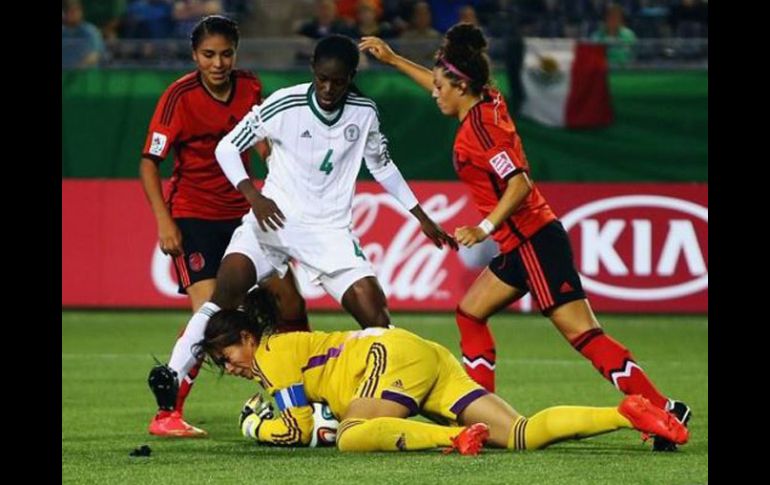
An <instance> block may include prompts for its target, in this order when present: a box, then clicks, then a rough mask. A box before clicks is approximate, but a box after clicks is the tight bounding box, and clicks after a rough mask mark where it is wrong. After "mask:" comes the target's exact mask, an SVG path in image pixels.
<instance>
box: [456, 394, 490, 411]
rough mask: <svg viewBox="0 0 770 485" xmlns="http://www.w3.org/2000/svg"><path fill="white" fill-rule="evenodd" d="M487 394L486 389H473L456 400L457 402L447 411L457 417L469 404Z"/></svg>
mask: <svg viewBox="0 0 770 485" xmlns="http://www.w3.org/2000/svg"><path fill="white" fill-rule="evenodd" d="M487 394H489V391H487V390H486V389H475V390H473V391H471V392H469V393H468V394H466V395H464V396H463V397H461V398H460V399H458V400H457V402H455V403H454V404H452V407H451V408H449V410H450V411H452V412H453V413H454V414H455V415H458V414H460V413H461V412H463V411H464V410H465V408H467V407H468V405H469V404H470V403H472V402H473V401H475V400H476V399H478V398H480V397H481V396H486V395H487Z"/></svg>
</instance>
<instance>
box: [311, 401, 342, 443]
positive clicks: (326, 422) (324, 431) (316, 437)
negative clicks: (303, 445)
mask: <svg viewBox="0 0 770 485" xmlns="http://www.w3.org/2000/svg"><path fill="white" fill-rule="evenodd" d="M311 405H312V406H313V435H312V436H311V438H310V447H311V448H316V447H319V446H334V445H335V444H336V440H337V428H338V427H339V426H340V422H339V421H337V418H335V417H334V415H333V414H332V410H331V409H329V406H328V405H326V403H320V402H314V403H311Z"/></svg>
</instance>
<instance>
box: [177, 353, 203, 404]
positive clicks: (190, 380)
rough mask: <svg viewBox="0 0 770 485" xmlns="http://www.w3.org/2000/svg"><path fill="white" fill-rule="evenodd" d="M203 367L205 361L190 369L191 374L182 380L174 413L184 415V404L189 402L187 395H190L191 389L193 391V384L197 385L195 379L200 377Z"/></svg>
mask: <svg viewBox="0 0 770 485" xmlns="http://www.w3.org/2000/svg"><path fill="white" fill-rule="evenodd" d="M201 365H203V361H200V362H198V363H197V364H195V367H193V368H192V369H190V372H188V373H187V375H186V376H185V378H184V379H182V382H180V383H179V392H178V393H177V395H176V406H174V411H178V412H179V414H184V402H185V400H187V395H188V394H190V389H192V386H193V384H195V378H196V377H198V372H199V371H200V370H201Z"/></svg>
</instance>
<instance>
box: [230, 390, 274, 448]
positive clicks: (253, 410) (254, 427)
mask: <svg viewBox="0 0 770 485" xmlns="http://www.w3.org/2000/svg"><path fill="white" fill-rule="evenodd" d="M274 417H275V414H274V413H273V403H271V402H269V401H264V400H263V399H262V395H261V394H260V393H256V394H254V395H253V396H251V398H249V400H248V401H246V402H245V403H244V405H243V409H241V416H240V419H239V420H238V424H239V425H240V428H241V433H243V436H245V437H247V438H252V439H255V440H259V426H260V425H261V424H262V421H263V420H265V419H273V418H274Z"/></svg>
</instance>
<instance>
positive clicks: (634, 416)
mask: <svg viewBox="0 0 770 485" xmlns="http://www.w3.org/2000/svg"><path fill="white" fill-rule="evenodd" d="M618 412H620V414H622V415H623V416H624V417H625V418H626V419H628V420H629V421H631V424H632V425H633V427H634V428H636V429H637V430H639V431H641V432H642V433H643V435H642V436H644V435H646V434H651V435H653V436H659V437H661V438H664V439H667V440H669V441H671V442H673V443H676V444H678V445H683V444H685V443H687V440H688V439H689V437H690V432H689V431H687V428H686V427H685V426H684V425H683V424H682V423H680V422H679V420H677V419H676V416H674V415H673V414H671V413H668V412H666V411H664V410H662V409H660V408H657V407H655V406H653V405H652V403H651V402H650V401H648V400H647V399H645V398H644V397H642V396H640V395H634V396H627V397H626V398H625V399H623V401H622V402H621V403H620V406H618Z"/></svg>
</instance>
